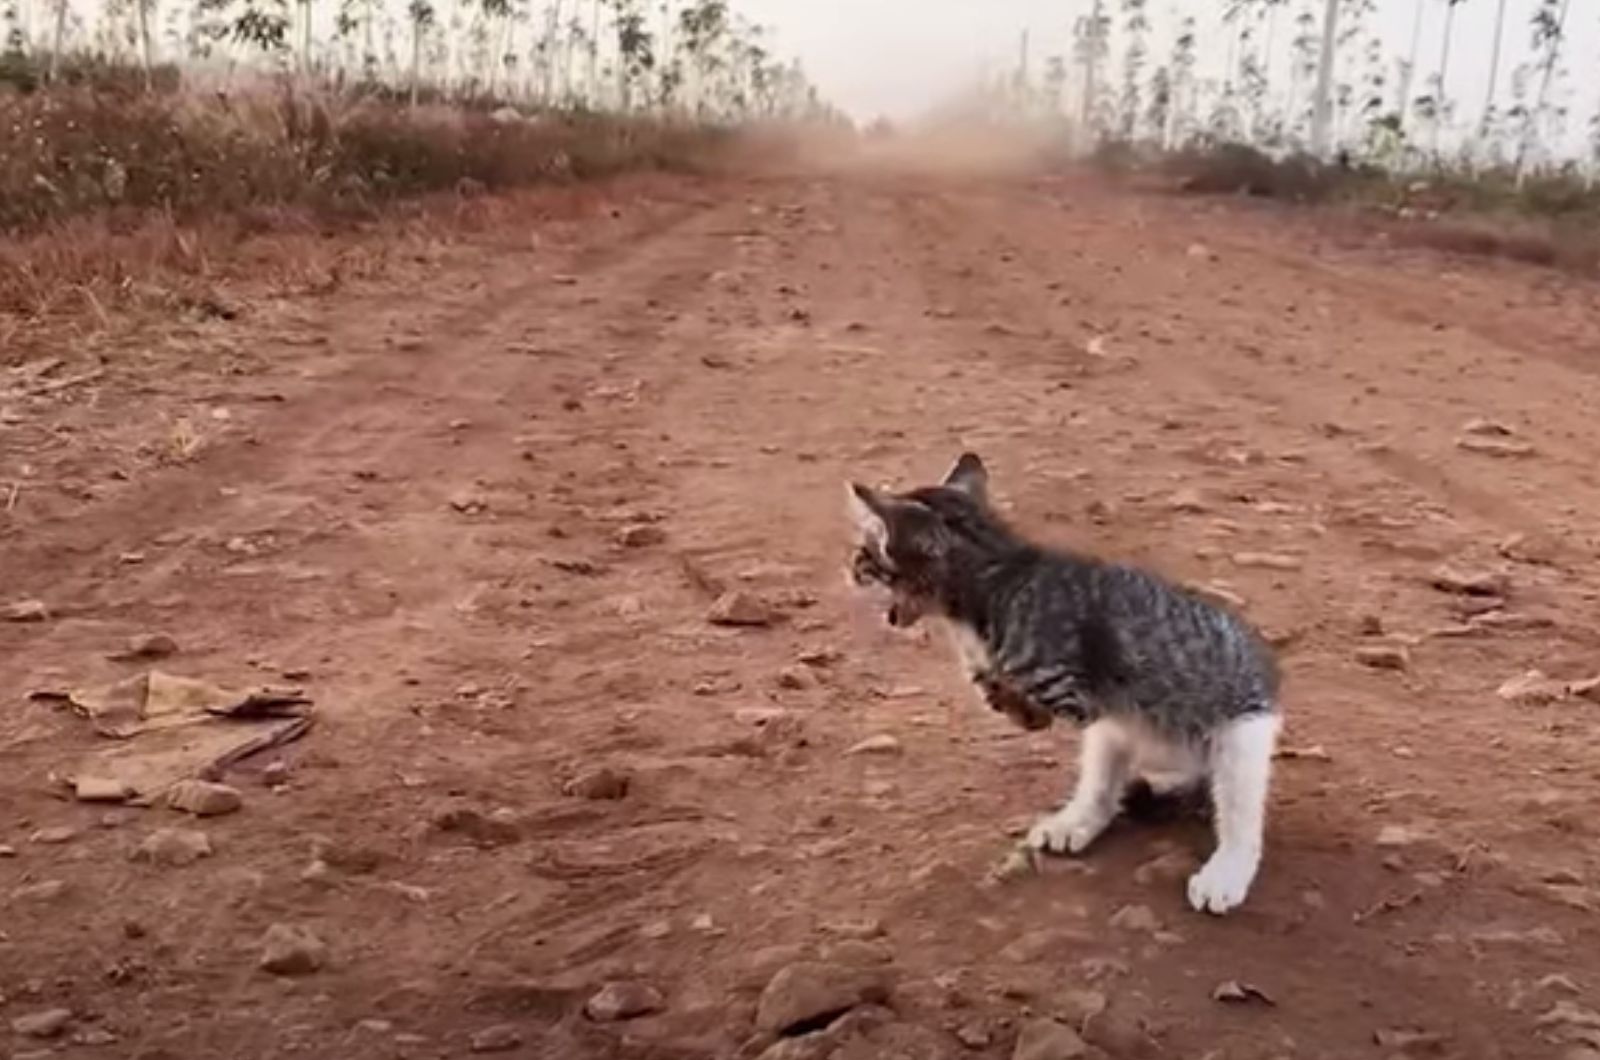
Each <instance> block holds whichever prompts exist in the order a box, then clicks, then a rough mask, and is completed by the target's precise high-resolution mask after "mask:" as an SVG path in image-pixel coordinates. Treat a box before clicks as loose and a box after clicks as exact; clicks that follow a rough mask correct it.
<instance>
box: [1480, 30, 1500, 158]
mask: <svg viewBox="0 0 1600 1060" xmlns="http://www.w3.org/2000/svg"><path fill="white" fill-rule="evenodd" d="M1505 29H1506V0H1500V6H1499V8H1498V9H1496V11H1495V14H1494V45H1493V47H1491V48H1490V49H1489V88H1488V91H1486V92H1485V93H1484V96H1483V114H1482V115H1481V116H1480V117H1479V118H1478V138H1479V139H1480V140H1481V139H1486V138H1487V137H1488V135H1489V116H1490V115H1491V114H1493V113H1494V91H1495V89H1496V88H1497V87H1499V83H1500V43H1501V41H1502V40H1503V39H1504V37H1505Z"/></svg>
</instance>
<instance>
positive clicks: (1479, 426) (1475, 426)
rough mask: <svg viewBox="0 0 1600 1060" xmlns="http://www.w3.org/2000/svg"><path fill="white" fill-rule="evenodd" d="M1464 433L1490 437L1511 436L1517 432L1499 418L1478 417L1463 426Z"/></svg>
mask: <svg viewBox="0 0 1600 1060" xmlns="http://www.w3.org/2000/svg"><path fill="white" fill-rule="evenodd" d="M1461 431H1462V433H1463V434H1476V435H1480V436H1484V437H1490V438H1509V437H1511V436H1512V435H1513V434H1516V433H1517V432H1516V431H1514V430H1512V429H1511V428H1510V427H1508V426H1506V425H1505V424H1503V423H1501V422H1499V421H1498V420H1488V419H1476V420H1468V421H1467V423H1466V425H1465V426H1464V427H1462V428H1461Z"/></svg>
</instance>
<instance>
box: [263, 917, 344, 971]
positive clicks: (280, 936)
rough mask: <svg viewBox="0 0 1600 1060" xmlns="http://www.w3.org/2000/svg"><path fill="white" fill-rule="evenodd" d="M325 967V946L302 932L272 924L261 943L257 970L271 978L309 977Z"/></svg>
mask: <svg viewBox="0 0 1600 1060" xmlns="http://www.w3.org/2000/svg"><path fill="white" fill-rule="evenodd" d="M327 963H328V947H327V944H326V943H324V942H323V941H322V940H321V939H320V938H318V937H317V936H316V935H314V934H313V933H312V932H310V931H309V930H307V929H306V928H302V927H291V926H290V925H288V924H273V925H272V926H271V927H269V928H267V933H266V935H265V936H263V938H262V940H261V961H260V968H261V970H262V971H265V972H271V973H272V974H273V975H310V974H311V973H312V972H315V971H317V970H318V969H320V968H321V967H322V966H323V965H324V964H327Z"/></svg>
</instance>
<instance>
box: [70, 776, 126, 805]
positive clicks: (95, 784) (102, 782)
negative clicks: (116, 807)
mask: <svg viewBox="0 0 1600 1060" xmlns="http://www.w3.org/2000/svg"><path fill="white" fill-rule="evenodd" d="M73 793H74V794H75V795H77V797H78V801H79V802H126V801H127V798H128V796H129V794H131V793H130V792H129V790H128V785H126V784H124V783H123V782H122V781H120V780H118V779H117V778H116V777H79V778H78V779H77V781H76V782H75V783H74V784H73Z"/></svg>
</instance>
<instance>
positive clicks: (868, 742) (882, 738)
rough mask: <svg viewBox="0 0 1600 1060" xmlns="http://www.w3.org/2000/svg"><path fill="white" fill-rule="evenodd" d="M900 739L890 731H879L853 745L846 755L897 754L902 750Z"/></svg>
mask: <svg viewBox="0 0 1600 1060" xmlns="http://www.w3.org/2000/svg"><path fill="white" fill-rule="evenodd" d="M901 750H902V748H901V746H900V741H899V740H897V739H895V738H894V737H893V736H890V735H889V734H888V733H879V734H878V735H876V736H868V737H867V738H866V739H865V740H862V741H861V742H860V743H858V744H856V745H855V746H853V747H851V748H850V749H849V750H848V751H846V752H845V754H846V755H897V754H899V753H900V752H901Z"/></svg>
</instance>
